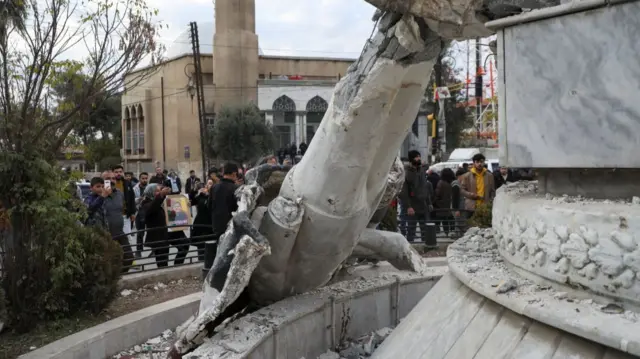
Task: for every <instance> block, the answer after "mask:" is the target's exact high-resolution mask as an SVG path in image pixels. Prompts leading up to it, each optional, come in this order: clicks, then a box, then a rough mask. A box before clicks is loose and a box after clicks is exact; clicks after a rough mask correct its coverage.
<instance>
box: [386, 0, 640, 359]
mask: <svg viewBox="0 0 640 359" xmlns="http://www.w3.org/2000/svg"><path fill="white" fill-rule="evenodd" d="M639 14H640V2H637V1H632V2H628V1H615V0H614V1H604V0H582V1H574V2H570V3H566V4H563V5H560V6H556V7H552V8H546V9H542V10H533V11H530V12H526V13H524V14H522V15H518V16H513V17H507V18H504V19H500V20H496V21H493V22H491V23H489V24H487V26H488V27H489V28H492V29H494V30H496V31H497V34H498V41H497V50H498V51H497V52H498V53H497V56H498V61H497V62H498V64H499V74H498V81H499V85H498V88H499V105H500V112H499V126H500V127H499V133H500V137H499V142H500V163H501V164H505V165H507V166H509V167H533V168H535V169H536V170H537V171H538V172H539V174H540V176H539V177H540V181H539V182H520V183H516V184H512V185H508V186H504V187H502V188H501V189H500V190H498V194H497V197H496V198H495V201H494V204H493V224H492V228H491V229H484V230H479V229H477V228H473V229H471V230H469V232H467V233H466V235H465V236H464V237H463V238H461V239H460V240H458V241H457V242H456V243H455V244H453V245H452V246H450V247H449V250H448V252H447V259H448V263H449V269H450V274H449V275H448V276H446V277H444V278H443V279H442V280H441V282H440V283H438V285H437V286H436V287H434V289H433V290H432V291H431V292H429V294H428V295H427V296H425V298H424V299H423V300H422V301H421V302H420V303H419V304H418V305H417V306H416V308H415V309H414V311H413V312H412V313H411V314H410V315H409V316H407V318H406V319H405V320H404V321H403V322H402V323H401V324H400V325H399V326H398V327H397V328H396V330H395V331H394V333H393V334H392V335H391V336H390V337H389V338H388V339H387V340H386V341H385V342H384V343H383V344H382V346H381V347H380V348H379V349H378V350H377V351H376V352H375V353H374V358H375V359H388V358H394V357H400V358H415V359H422V358H423V359H485V358H486V359H501V358H504V359H508V358H514V359H523V358H524V359H565V358H581V359H587V358H593V359H602V358H606V359H623V358H624V359H626V358H634V357H640V314H639V313H640V246H639V245H640V198H638V197H635V196H638V194H639V193H640V181H638V178H640V176H638V175H639V174H640V172H639V170H640V157H638V156H637V154H636V152H637V151H636V149H637V148H639V147H640V100H639V99H640V97H639V96H638V95H637V92H638V89H640V85H639V84H640V66H639V65H638V60H637V58H638V55H637V54H638V53H640V41H638V40H637V35H636V34H638V33H640V15H639Z"/></svg>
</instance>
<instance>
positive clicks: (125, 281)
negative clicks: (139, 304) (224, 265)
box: [118, 263, 203, 290]
mask: <svg viewBox="0 0 640 359" xmlns="http://www.w3.org/2000/svg"><path fill="white" fill-rule="evenodd" d="M202 266H203V264H202V263H196V264H188V265H181V266H178V267H171V268H166V269H156V270H152V271H149V272H137V273H131V274H125V275H123V276H122V278H120V281H118V290H123V289H137V288H140V287H142V286H145V285H147V284H155V283H158V282H170V281H172V280H178V279H183V278H185V277H198V278H201V276H202Z"/></svg>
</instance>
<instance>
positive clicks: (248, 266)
mask: <svg viewBox="0 0 640 359" xmlns="http://www.w3.org/2000/svg"><path fill="white" fill-rule="evenodd" d="M223 237H224V238H222V239H221V242H222V243H224V244H227V245H226V246H224V245H223V246H221V248H220V249H224V251H225V252H226V253H220V255H221V256H223V257H220V256H219V257H217V258H216V263H214V268H212V269H211V271H210V272H209V275H207V279H206V281H205V284H204V290H205V296H204V298H203V301H202V302H201V306H200V308H201V309H200V311H199V313H198V315H197V316H196V317H195V318H194V319H191V320H190V321H188V322H187V323H185V324H184V325H182V326H181V328H180V330H179V331H178V339H177V341H176V342H175V344H174V345H173V347H172V348H171V351H170V352H169V355H168V357H169V358H171V359H175V358H181V357H182V355H184V354H186V353H188V352H189V351H191V350H192V349H194V348H196V347H197V346H199V345H200V344H202V342H203V341H204V339H205V337H207V336H210V335H212V334H213V330H214V329H215V327H216V326H217V325H219V324H220V323H222V321H224V319H226V318H228V317H230V316H232V315H234V314H235V313H237V312H240V311H241V310H242V309H244V307H245V306H246V304H248V298H247V296H248V294H247V291H246V287H247V285H248V284H249V280H250V279H251V275H252V274H253V271H254V270H255V268H256V267H257V266H258V263H259V262H260V260H261V259H262V257H263V256H265V255H269V254H270V253H271V251H270V250H271V248H270V246H269V242H268V241H267V239H266V238H265V237H264V236H262V235H261V234H260V233H259V232H258V230H257V229H256V228H255V226H254V225H253V223H252V222H251V220H250V218H249V215H248V213H247V212H246V211H243V212H239V213H237V214H236V215H235V216H234V217H233V220H232V222H231V224H230V226H229V229H228V230H227V232H226V233H225V234H224V236H223ZM229 243H231V244H233V243H237V244H235V245H234V246H233V249H231V250H228V247H229V245H228V244H229ZM225 247H226V248H225ZM220 258H222V259H220ZM219 259H220V260H219ZM225 262H228V271H225V270H224V269H225V268H224V267H226V264H227V263H225ZM216 264H217V266H216ZM221 280H224V284H223V285H222V287H221V288H220V281H221ZM218 288H220V289H221V290H220V291H219V293H218V292H217V289H218ZM208 293H213V295H211V296H210V298H211V299H212V301H213V302H212V303H205V300H206V299H207V297H208V295H207V294H208ZM241 296H242V298H241ZM239 298H240V300H239Z"/></svg>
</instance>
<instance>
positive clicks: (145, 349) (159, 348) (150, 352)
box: [111, 329, 175, 359]
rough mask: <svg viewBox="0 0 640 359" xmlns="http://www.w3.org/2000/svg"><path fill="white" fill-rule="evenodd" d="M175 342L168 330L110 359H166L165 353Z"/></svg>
mask: <svg viewBox="0 0 640 359" xmlns="http://www.w3.org/2000/svg"><path fill="white" fill-rule="evenodd" d="M174 340H175V333H174V332H173V331H171V330H170V329H167V330H165V331H164V332H163V333H162V335H160V336H157V337H155V338H151V339H149V340H147V341H146V342H145V343H144V344H141V345H136V346H134V347H133V348H131V349H129V350H125V351H122V352H120V353H118V354H116V355H114V356H112V357H111V358H112V359H166V357H167V353H168V352H169V349H170V348H171V345H172V344H173V342H174Z"/></svg>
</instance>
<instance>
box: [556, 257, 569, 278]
mask: <svg viewBox="0 0 640 359" xmlns="http://www.w3.org/2000/svg"><path fill="white" fill-rule="evenodd" d="M555 271H556V272H558V273H561V274H567V272H568V271H569V260H568V259H567V258H566V257H562V258H560V260H559V261H558V264H556V269H555Z"/></svg>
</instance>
